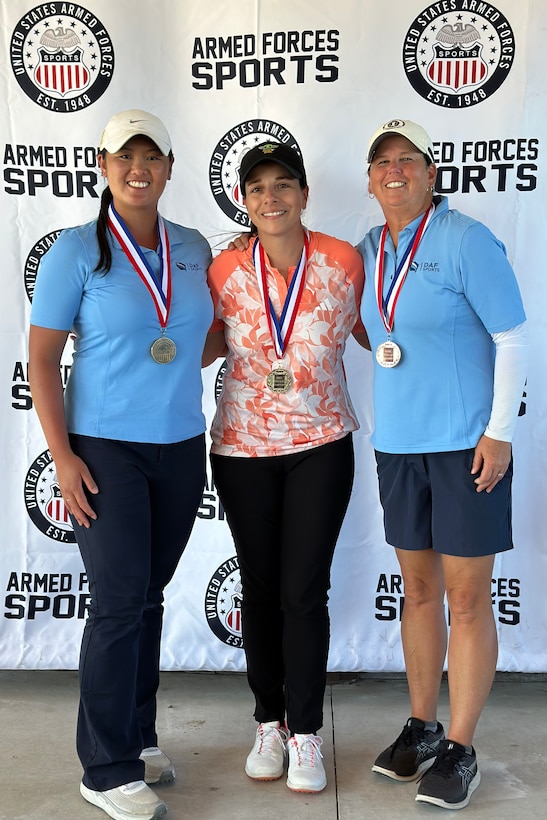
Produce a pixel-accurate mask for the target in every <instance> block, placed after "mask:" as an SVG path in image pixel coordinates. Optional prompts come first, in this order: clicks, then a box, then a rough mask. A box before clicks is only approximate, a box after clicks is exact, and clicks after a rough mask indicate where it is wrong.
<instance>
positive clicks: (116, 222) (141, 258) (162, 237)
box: [108, 203, 171, 333]
mask: <svg viewBox="0 0 547 820" xmlns="http://www.w3.org/2000/svg"><path fill="white" fill-rule="evenodd" d="M108 227H109V228H110V230H111V231H112V233H113V234H114V236H115V237H116V239H117V240H118V242H119V243H120V245H121V247H122V250H123V251H124V253H125V255H126V256H127V258H128V259H129V261H130V262H131V264H132V265H133V267H134V268H135V270H136V272H137V273H138V275H139V277H140V278H141V280H142V281H143V282H144V284H145V285H146V288H147V289H148V292H149V293H150V296H151V297H152V301H153V302H154V305H155V307H156V312H157V314H158V319H159V323H160V327H161V330H162V333H165V328H166V327H167V322H168V320H169V310H170V308H171V256H170V253H169V237H168V236H167V230H166V227H165V223H164V221H163V219H162V217H161V216H160V214H158V238H159V246H160V254H159V255H160V271H159V276H156V274H155V273H154V271H153V270H152V268H151V267H150V264H149V263H148V260H147V259H146V257H145V255H144V253H143V252H142V250H141V249H140V247H139V246H138V245H137V243H136V242H135V239H134V238H133V236H132V235H131V232H130V231H129V228H128V227H127V225H126V224H125V222H124V221H123V219H122V218H121V216H120V215H119V213H118V212H117V211H116V209H115V208H114V205H113V204H112V203H110V205H109V208H108Z"/></svg>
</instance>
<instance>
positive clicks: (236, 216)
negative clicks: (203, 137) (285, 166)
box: [209, 119, 301, 228]
mask: <svg viewBox="0 0 547 820" xmlns="http://www.w3.org/2000/svg"><path fill="white" fill-rule="evenodd" d="M261 142H281V143H283V145H288V146H289V148H294V149H295V150H296V151H298V153H299V154H301V151H300V147H299V145H298V143H297V141H296V139H295V138H294V136H293V135H292V134H291V133H290V131H288V130H287V129H286V128H285V126H283V125H280V124H279V123H278V122H273V120H265V119H254V120H247V121H246V122H240V123H238V125H234V126H233V127H232V128H231V129H230V130H229V131H227V132H226V133H225V134H224V135H223V136H222V137H221V139H220V140H219V141H218V142H217V144H216V146H215V148H214V150H213V153H212V156H211V159H210V162H209V185H210V187H211V192H212V194H213V196H214V198H215V200H216V202H217V204H218V206H219V208H220V209H221V210H222V211H223V212H224V213H225V214H226V216H227V217H229V218H230V219H231V220H233V222H236V223H237V225H239V227H240V228H249V227H250V224H251V220H250V219H249V215H248V213H247V209H246V208H245V205H244V204H243V195H242V192H241V189H240V186H239V166H240V165H241V160H242V158H243V156H244V155H245V154H246V153H247V151H249V150H250V149H251V148H254V147H255V145H260V143H261Z"/></svg>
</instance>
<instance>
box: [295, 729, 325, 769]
mask: <svg viewBox="0 0 547 820" xmlns="http://www.w3.org/2000/svg"><path fill="white" fill-rule="evenodd" d="M292 743H293V745H294V746H295V747H296V750H297V754H298V765H299V766H301V767H302V768H308V769H315V755H316V754H318V755H319V757H323V755H322V754H321V745H322V743H323V741H322V740H321V738H320V737H317V736H315V735H310V736H309V737H304V738H303V740H301V741H298V740H296V737H295V738H293V740H292Z"/></svg>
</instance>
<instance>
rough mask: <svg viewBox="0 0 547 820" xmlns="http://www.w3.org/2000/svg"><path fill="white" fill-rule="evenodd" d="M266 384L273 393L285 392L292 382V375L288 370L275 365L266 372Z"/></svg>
mask: <svg viewBox="0 0 547 820" xmlns="http://www.w3.org/2000/svg"><path fill="white" fill-rule="evenodd" d="M266 384H267V385H268V387H269V388H270V390H273V392H274V393H286V392H287V390H288V389H289V387H290V386H291V384H292V376H291V374H290V373H289V371H288V370H283V368H282V367H276V368H275V370H272V372H271V373H268V377H267V379H266Z"/></svg>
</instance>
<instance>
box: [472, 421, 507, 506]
mask: <svg viewBox="0 0 547 820" xmlns="http://www.w3.org/2000/svg"><path fill="white" fill-rule="evenodd" d="M510 461H511V443H510V442H509V441H497V440H496V439H493V438H489V437H488V436H486V435H483V436H481V438H480V439H479V443H478V444H477V446H476V447H475V456H474V458H473V466H472V467H471V475H477V473H478V476H477V478H476V479H475V484H476V485H477V492H478V493H480V492H482V491H483V490H486V492H487V493H490V492H492V490H493V489H494V487H495V486H496V484H497V483H498V481H501V480H502V478H503V476H504V475H505V473H506V471H507V468H508V466H509V462H510Z"/></svg>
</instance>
